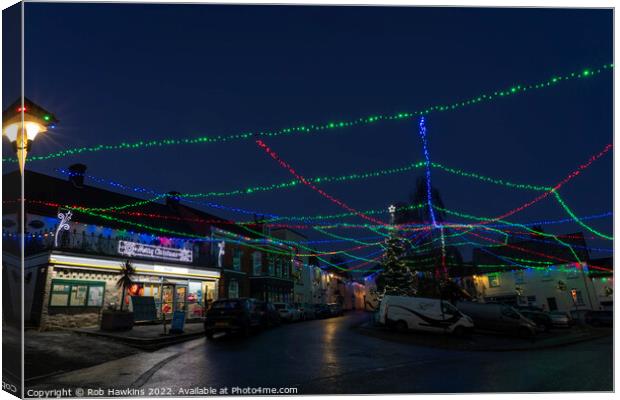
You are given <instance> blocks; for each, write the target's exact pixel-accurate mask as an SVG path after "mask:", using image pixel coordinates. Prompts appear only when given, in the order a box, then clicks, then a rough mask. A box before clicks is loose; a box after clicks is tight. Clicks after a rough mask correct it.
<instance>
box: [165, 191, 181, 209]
mask: <svg viewBox="0 0 620 400" xmlns="http://www.w3.org/2000/svg"><path fill="white" fill-rule="evenodd" d="M180 194H181V193H179V192H174V191H173V192H168V193H166V205H167V206H168V207H170V208H175V207H176V206H178V205H179V203H180V202H181V197H180V196H179V195H180Z"/></svg>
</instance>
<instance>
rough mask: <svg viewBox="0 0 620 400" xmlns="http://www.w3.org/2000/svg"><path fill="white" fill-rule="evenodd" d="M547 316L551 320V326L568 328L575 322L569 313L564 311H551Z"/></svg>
mask: <svg viewBox="0 0 620 400" xmlns="http://www.w3.org/2000/svg"><path fill="white" fill-rule="evenodd" d="M549 316H550V317H551V322H552V323H553V326H556V327H560V328H570V327H571V326H573V325H574V324H575V321H574V320H573V318H572V317H571V316H570V314H569V313H567V312H564V311H551V312H550V313H549Z"/></svg>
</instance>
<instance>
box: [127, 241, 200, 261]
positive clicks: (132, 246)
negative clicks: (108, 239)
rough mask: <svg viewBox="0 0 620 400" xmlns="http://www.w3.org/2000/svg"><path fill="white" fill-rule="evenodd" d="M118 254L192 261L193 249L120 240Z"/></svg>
mask: <svg viewBox="0 0 620 400" xmlns="http://www.w3.org/2000/svg"><path fill="white" fill-rule="evenodd" d="M118 254H122V255H125V256H128V257H145V258H156V259H159V260H169V261H182V262H192V256H193V254H192V251H191V250H189V249H172V248H169V247H162V246H153V245H150V244H142V243H136V242H128V241H125V240H120V241H119V242H118Z"/></svg>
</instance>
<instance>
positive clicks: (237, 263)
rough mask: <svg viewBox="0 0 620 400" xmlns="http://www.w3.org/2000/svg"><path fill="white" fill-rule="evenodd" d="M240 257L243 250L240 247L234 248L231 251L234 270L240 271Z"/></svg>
mask: <svg viewBox="0 0 620 400" xmlns="http://www.w3.org/2000/svg"><path fill="white" fill-rule="evenodd" d="M241 257H243V252H242V251H241V250H240V249H235V250H234V252H233V269H234V270H235V271H241Z"/></svg>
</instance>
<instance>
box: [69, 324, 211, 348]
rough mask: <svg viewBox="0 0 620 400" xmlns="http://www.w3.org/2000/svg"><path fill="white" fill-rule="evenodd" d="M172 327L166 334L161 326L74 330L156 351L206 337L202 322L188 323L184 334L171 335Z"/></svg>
mask: <svg viewBox="0 0 620 400" xmlns="http://www.w3.org/2000/svg"><path fill="white" fill-rule="evenodd" d="M169 330H170V325H168V326H167V329H166V333H164V327H163V325H161V324H152V325H135V326H134V327H133V328H132V329H130V330H127V331H114V332H110V331H102V330H100V329H99V328H82V329H72V331H73V332H75V333H77V334H79V335H86V336H91V337H102V338H106V339H110V340H114V341H117V342H120V343H125V344H127V345H130V346H134V347H138V348H140V349H144V350H156V349H159V348H161V347H164V346H169V345H171V344H174V343H181V342H184V341H187V340H191V339H194V338H196V337H200V336H203V335H204V325H203V324H202V322H193V323H186V324H185V326H184V328H183V333H172V334H171V333H169Z"/></svg>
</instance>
